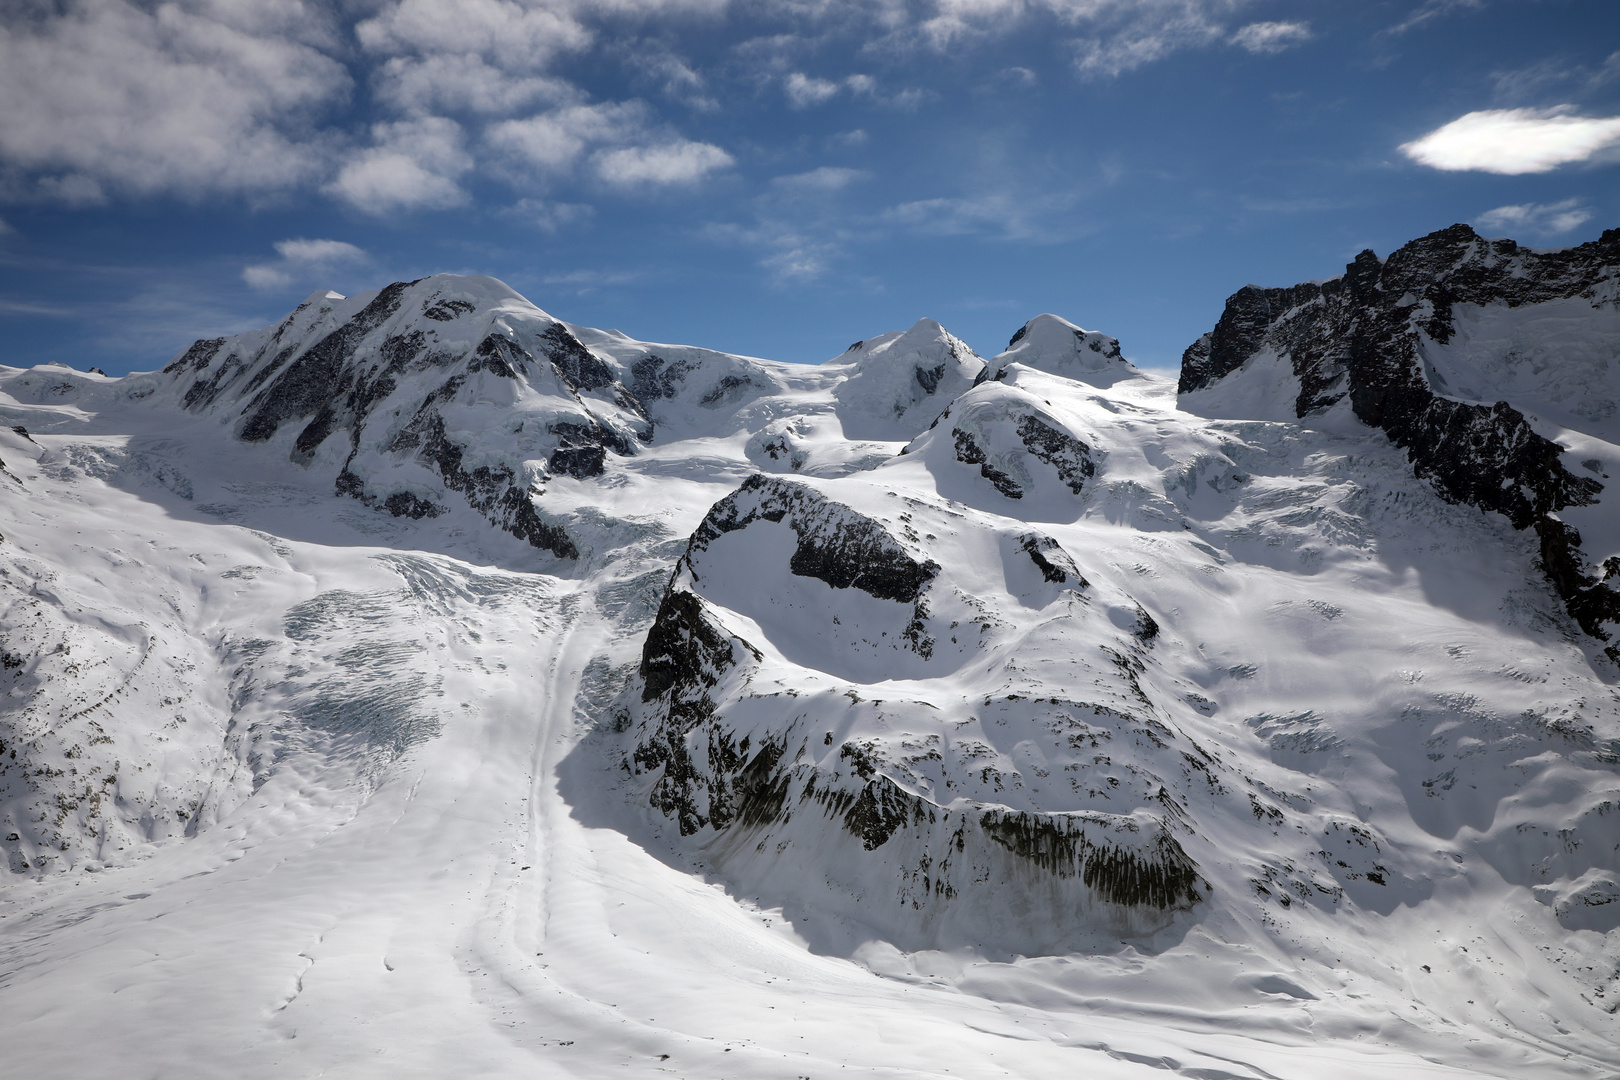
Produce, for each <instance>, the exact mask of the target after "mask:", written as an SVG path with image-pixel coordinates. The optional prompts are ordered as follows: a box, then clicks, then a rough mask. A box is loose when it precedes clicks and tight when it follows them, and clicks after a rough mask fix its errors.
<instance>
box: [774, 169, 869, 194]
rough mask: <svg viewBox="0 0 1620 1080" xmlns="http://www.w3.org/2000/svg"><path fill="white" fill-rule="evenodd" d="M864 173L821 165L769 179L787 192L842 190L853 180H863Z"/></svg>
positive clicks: (779, 188)
mask: <svg viewBox="0 0 1620 1080" xmlns="http://www.w3.org/2000/svg"><path fill="white" fill-rule="evenodd" d="M866 175H867V174H866V173H864V172H862V171H861V170H859V169H847V168H843V167H842V166H837V165H823V166H821V168H819V169H811V170H810V171H809V172H802V173H793V174H792V175H790V176H778V177H776V178H775V179H774V180H772V181H771V186H772V187H775V188H777V189H778V190H781V191H784V192H788V193H797V192H828V191H842V190H843V189H844V188H847V187H848V186H849V185H850V184H853V183H854V182H855V181H857V180H864V179H865V178H866Z"/></svg>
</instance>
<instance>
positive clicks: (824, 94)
mask: <svg viewBox="0 0 1620 1080" xmlns="http://www.w3.org/2000/svg"><path fill="white" fill-rule="evenodd" d="M838 89H839V87H838V84H837V83H835V82H832V81H830V80H828V79H818V78H815V77H814V76H811V75H806V74H804V72H802V71H795V72H793V73H791V74H790V75H788V77H787V78H786V79H784V80H782V90H783V92H785V93H786V94H787V99H788V104H790V105H792V106H793V107H794V108H795V109H807V108H809V107H810V106H812V105H820V104H821V103H822V102H824V101H830V100H831V99H832V98H833V97H835V96H836V95H837V94H838Z"/></svg>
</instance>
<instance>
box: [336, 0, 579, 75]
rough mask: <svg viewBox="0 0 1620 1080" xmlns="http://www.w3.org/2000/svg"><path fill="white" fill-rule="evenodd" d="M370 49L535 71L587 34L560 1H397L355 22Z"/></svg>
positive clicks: (576, 48)
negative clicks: (480, 59) (470, 58)
mask: <svg viewBox="0 0 1620 1080" xmlns="http://www.w3.org/2000/svg"><path fill="white" fill-rule="evenodd" d="M354 33H355V37H357V38H358V39H359V40H360V44H361V45H362V46H364V47H365V48H366V49H368V50H369V51H371V52H375V53H384V54H389V55H403V54H420V55H429V56H432V55H464V56H465V55H479V56H488V57H489V58H490V59H491V60H492V61H493V62H495V63H496V64H497V65H498V66H499V67H500V68H501V69H502V70H503V71H538V70H541V69H543V68H544V67H545V66H546V65H547V64H548V63H549V62H550V61H551V60H552V59H553V58H554V57H555V56H557V55H558V54H559V53H563V52H570V51H574V50H578V49H582V48H585V47H586V46H588V45H589V44H590V43H591V41H592V34H591V31H590V30H589V29H587V28H586V27H585V26H584V25H583V24H581V23H580V22H579V21H578V19H577V18H575V16H574V15H573V14H572V13H571V12H569V11H567V10H565V9H564V5H562V4H552V5H546V4H517V3H513V2H512V0H456V2H455V3H444V2H443V0H400V2H398V3H394V4H390V5H387V6H386V7H384V8H383V10H382V11H381V12H379V13H378V14H377V15H375V16H373V17H372V18H369V19H365V20H362V21H361V22H359V23H358V24H356V25H355V28H354Z"/></svg>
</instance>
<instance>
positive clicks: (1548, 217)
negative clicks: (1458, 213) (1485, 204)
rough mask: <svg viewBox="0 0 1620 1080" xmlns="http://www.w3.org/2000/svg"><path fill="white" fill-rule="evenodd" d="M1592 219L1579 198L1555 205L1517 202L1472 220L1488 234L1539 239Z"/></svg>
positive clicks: (1578, 225)
mask: <svg viewBox="0 0 1620 1080" xmlns="http://www.w3.org/2000/svg"><path fill="white" fill-rule="evenodd" d="M1591 220H1592V211H1591V210H1590V209H1588V208H1587V207H1585V206H1582V205H1581V201H1580V200H1579V199H1565V200H1563V201H1562V202H1555V203H1520V204H1518V205H1516V206H1498V207H1497V208H1496V209H1495V210H1487V211H1485V212H1484V213H1483V214H1481V215H1479V217H1478V218H1476V219H1475V220H1474V224H1475V225H1477V226H1479V227H1480V228H1481V229H1486V230H1488V231H1491V232H1496V231H1498V230H1500V231H1501V232H1517V233H1521V234H1525V233H1528V234H1531V235H1538V236H1557V235H1558V234H1559V233H1567V232H1569V231H1570V230H1572V229H1578V228H1580V227H1581V226H1582V225H1585V224H1586V223H1587V222H1588V221H1591Z"/></svg>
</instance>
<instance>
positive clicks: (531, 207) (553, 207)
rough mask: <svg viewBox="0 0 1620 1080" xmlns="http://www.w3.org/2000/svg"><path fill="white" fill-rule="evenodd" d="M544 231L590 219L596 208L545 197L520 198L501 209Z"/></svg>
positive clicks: (551, 231)
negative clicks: (545, 198) (553, 200)
mask: <svg viewBox="0 0 1620 1080" xmlns="http://www.w3.org/2000/svg"><path fill="white" fill-rule="evenodd" d="M500 212H501V213H502V214H503V215H505V216H507V217H511V218H515V219H516V220H518V221H521V222H523V223H524V224H526V225H530V226H532V227H534V228H536V229H539V230H541V231H542V232H548V233H554V232H556V231H557V230H558V229H561V228H564V227H566V226H569V225H577V224H579V223H580V222H584V221H589V220H590V219H591V218H592V217H593V216H595V214H596V209H595V208H594V207H591V206H587V205H586V204H584V203H566V202H547V201H546V200H544V199H519V200H518V201H517V202H515V203H513V204H512V205H511V206H508V207H506V208H505V209H504V210H502V211H500Z"/></svg>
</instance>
